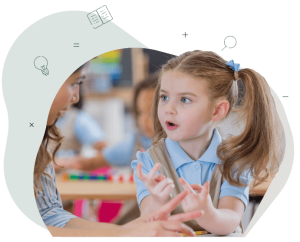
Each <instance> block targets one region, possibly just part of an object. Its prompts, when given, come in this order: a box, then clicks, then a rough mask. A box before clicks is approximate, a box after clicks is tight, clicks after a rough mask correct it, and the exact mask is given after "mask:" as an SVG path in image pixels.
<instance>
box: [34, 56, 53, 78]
mask: <svg viewBox="0 0 300 242" xmlns="http://www.w3.org/2000/svg"><path fill="white" fill-rule="evenodd" d="M34 66H35V68H36V69H38V70H41V71H42V73H43V74H44V75H45V76H48V75H49V70H48V69H47V66H48V60H47V59H46V57H44V56H38V57H36V58H35V59H34Z"/></svg>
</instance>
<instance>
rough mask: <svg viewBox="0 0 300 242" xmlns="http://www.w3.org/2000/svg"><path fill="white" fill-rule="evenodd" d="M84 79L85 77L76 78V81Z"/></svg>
mask: <svg viewBox="0 0 300 242" xmlns="http://www.w3.org/2000/svg"><path fill="white" fill-rule="evenodd" d="M84 78H85V75H83V76H80V77H77V78H76V80H80V79H84Z"/></svg>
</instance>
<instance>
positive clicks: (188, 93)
mask: <svg viewBox="0 0 300 242" xmlns="http://www.w3.org/2000/svg"><path fill="white" fill-rule="evenodd" d="M160 92H164V93H168V92H167V91H165V90H162V89H161V90H160ZM179 95H180V96H182V95H190V96H194V97H197V95H196V94H195V93H192V92H182V93H179Z"/></svg>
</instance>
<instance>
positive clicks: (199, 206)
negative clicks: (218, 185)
mask: <svg viewBox="0 0 300 242" xmlns="http://www.w3.org/2000/svg"><path fill="white" fill-rule="evenodd" d="M178 181H179V182H180V184H181V185H182V187H183V189H184V190H185V191H187V192H188V195H187V196H186V197H185V198H184V200H183V201H182V204H181V205H182V208H183V210H184V211H185V212H191V211H195V210H203V211H204V212H205V213H208V212H209V211H211V210H212V209H214V206H213V204H212V201H211V197H210V194H209V182H206V183H204V185H203V186H201V185H200V184H191V185H190V184H188V183H187V181H186V180H184V179H183V178H182V177H181V178H179V179H178ZM194 190H196V191H198V194H196V193H195V191H194Z"/></svg>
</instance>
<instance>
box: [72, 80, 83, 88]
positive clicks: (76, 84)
mask: <svg viewBox="0 0 300 242" xmlns="http://www.w3.org/2000/svg"><path fill="white" fill-rule="evenodd" d="M81 84H82V81H80V82H77V83H74V84H72V86H73V87H76V86H80V85H81Z"/></svg>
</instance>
